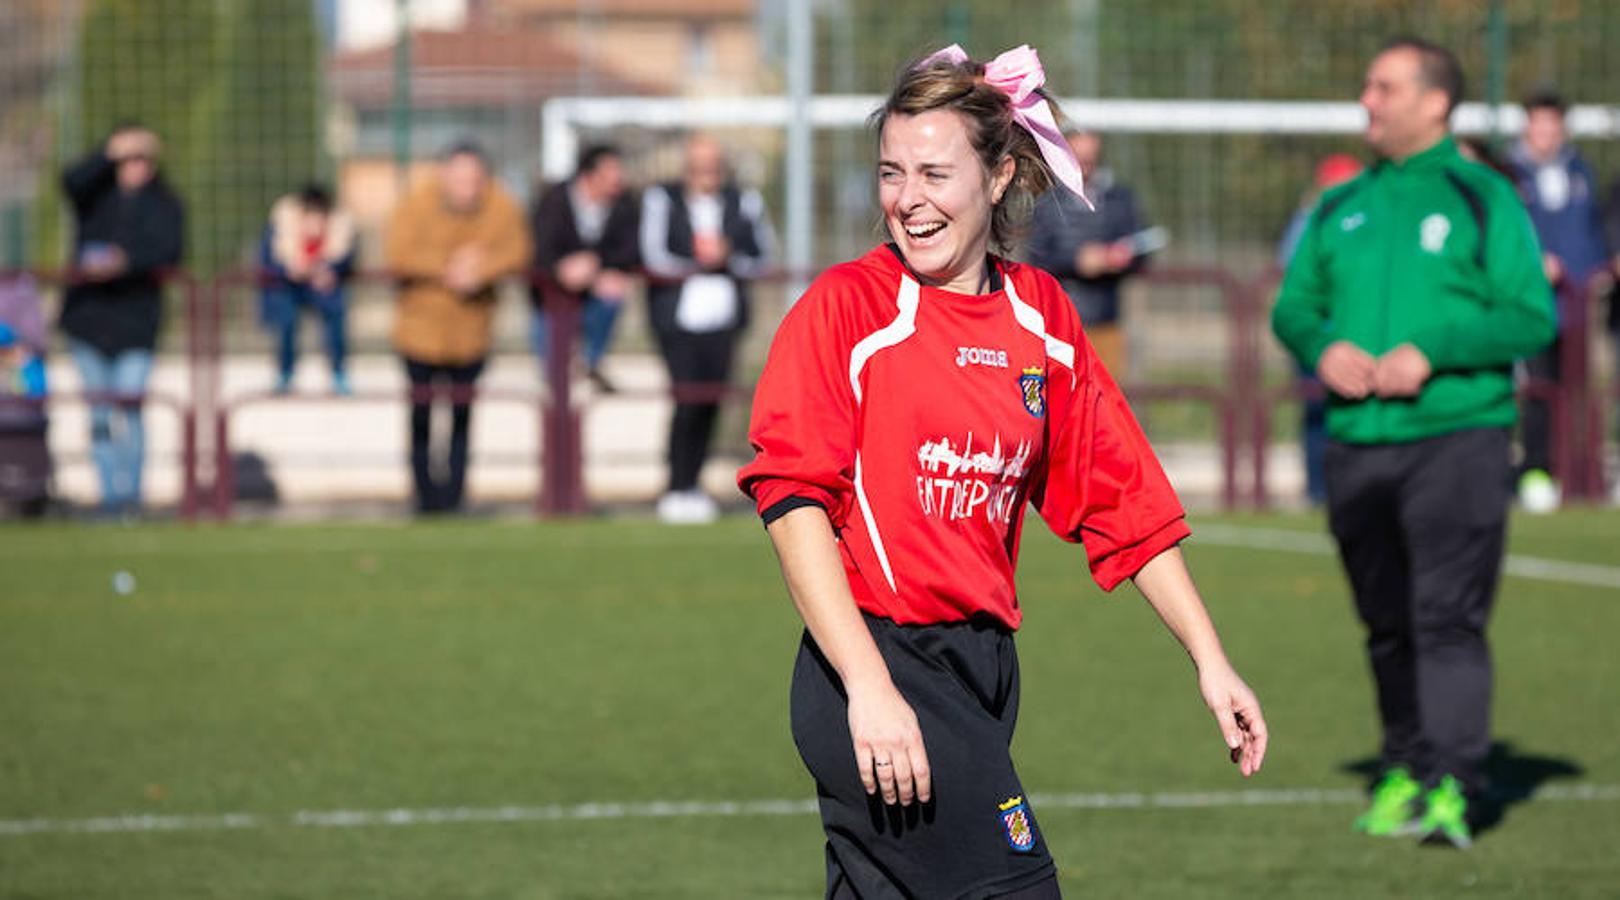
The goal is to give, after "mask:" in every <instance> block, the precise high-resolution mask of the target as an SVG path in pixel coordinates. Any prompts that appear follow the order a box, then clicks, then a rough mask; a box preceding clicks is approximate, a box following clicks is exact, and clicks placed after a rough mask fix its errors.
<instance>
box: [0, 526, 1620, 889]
mask: <svg viewBox="0 0 1620 900" xmlns="http://www.w3.org/2000/svg"><path fill="white" fill-rule="evenodd" d="M1199 521H1219V522H1220V523H1222V524H1226V525H1232V524H1236V525H1253V526H1263V527H1265V528H1291V529H1298V530H1302V531H1306V532H1311V533H1317V532H1319V531H1320V527H1321V526H1320V523H1319V522H1318V521H1316V520H1314V519H1311V518H1309V517H1269V518H1264V519H1259V518H1241V517H1240V518H1221V519H1208V518H1206V519H1202V520H1200V519H1196V518H1195V520H1194V523H1193V524H1194V533H1195V538H1194V540H1193V542H1191V543H1190V544H1189V545H1188V548H1187V551H1188V555H1189V558H1190V560H1191V562H1192V565H1193V568H1194V573H1195V575H1196V576H1197V578H1198V580H1199V583H1200V586H1201V587H1202V589H1203V591H1204V593H1205V594H1206V596H1207V599H1208V601H1209V603H1210V606H1211V608H1212V610H1213V611H1214V613H1215V616H1216V619H1217V621H1218V623H1219V624H1220V625H1221V627H1222V631H1223V634H1224V636H1225V639H1226V642H1227V646H1228V650H1229V652H1230V654H1231V655H1232V657H1233V658H1234V660H1235V661H1236V662H1237V663H1238V665H1239V667H1240V669H1241V670H1242V671H1243V672H1244V674H1245V675H1246V676H1247V677H1248V678H1249V679H1250V681H1251V683H1252V684H1253V685H1254V686H1255V688H1256V689H1257V690H1258V691H1259V692H1260V695H1261V698H1262V700H1263V701H1264V703H1265V706H1266V712H1267V716H1268V718H1269V720H1270V723H1271V728H1272V731H1273V735H1274V737H1273V745H1272V751H1271V755H1270V757H1269V758H1268V759H1267V762H1266V767H1265V770H1264V771H1263V772H1262V773H1261V774H1260V775H1259V776H1258V777H1257V778H1256V779H1253V780H1252V781H1249V782H1244V781H1243V780H1242V779H1240V778H1239V777H1238V775H1237V774H1236V772H1235V771H1234V770H1233V768H1232V766H1231V765H1230V764H1229V763H1227V762H1226V760H1225V754H1224V751H1223V747H1222V746H1221V745H1220V742H1219V737H1218V735H1217V733H1216V730H1215V728H1214V726H1213V724H1212V723H1211V721H1209V720H1208V717H1207V714H1206V713H1204V712H1203V711H1202V709H1201V707H1200V705H1199V701H1198V698H1197V693H1196V690H1195V686H1194V682H1193V678H1192V673H1191V670H1190V668H1189V666H1188V665H1187V663H1186V661H1185V658H1184V657H1183V656H1182V655H1181V654H1180V652H1179V651H1178V650H1177V649H1176V648H1175V646H1174V644H1173V642H1172V641H1171V640H1170V639H1169V637H1168V636H1167V635H1166V634H1165V633H1164V632H1163V630H1162V629H1161V628H1160V626H1159V625H1158V623H1157V621H1156V619H1155V618H1154V617H1153V615H1152V612H1151V611H1150V610H1149V609H1148V608H1147V607H1146V605H1145V604H1144V603H1143V602H1141V600H1140V599H1139V598H1138V597H1137V596H1136V595H1135V593H1134V591H1133V590H1132V589H1130V588H1128V587H1126V588H1122V589H1121V590H1119V591H1117V592H1116V593H1115V594H1114V595H1113V596H1111V597H1104V596H1103V595H1102V594H1101V593H1100V592H1099V591H1097V589H1096V588H1095V587H1094V586H1092V585H1091V584H1090V582H1089V580H1088V578H1087V577H1086V575H1085V571H1084V565H1083V559H1082V557H1081V555H1080V554H1079V553H1078V551H1077V550H1076V549H1075V548H1073V547H1069V546H1066V545H1062V544H1060V543H1059V542H1057V541H1055V540H1053V539H1051V538H1050V537H1048V536H1046V535H1045V534H1044V532H1040V531H1039V527H1040V526H1039V525H1038V523H1036V522H1034V521H1032V522H1031V527H1030V529H1029V531H1028V533H1027V535H1026V541H1025V548H1024V560H1023V564H1022V567H1021V574H1020V584H1021V590H1022V595H1023V598H1024V604H1025V607H1026V616H1027V617H1026V624H1025V628H1024V631H1023V632H1022V633H1021V635H1020V640H1019V647H1020V653H1021V658H1022V662H1023V676H1024V707H1023V715H1022V720H1021V722H1020V730H1019V736H1018V740H1017V743H1016V745H1015V758H1016V759H1017V760H1018V762H1019V765H1020V772H1021V775H1022V777H1023V780H1024V782H1025V785H1026V787H1027V788H1028V789H1029V790H1030V791H1031V792H1033V793H1034V794H1035V795H1036V797H1037V814H1038V815H1039V816H1040V821H1041V824H1042V827H1043V830H1044V836H1045V839H1046V840H1047V841H1048V842H1049V845H1050V847H1051V850H1052V852H1053V855H1054V856H1055V857H1056V858H1057V860H1058V863H1059V866H1060V868H1061V870H1062V884H1063V887H1064V889H1065V891H1066V893H1067V894H1069V895H1071V896H1083V897H1166V898H1169V897H1244V898H1253V897H1388V896H1410V897H1434V896H1467V897H1559V898H1563V897H1613V896H1616V892H1617V891H1620V888H1617V885H1620V855H1617V854H1616V853H1615V852H1614V847H1615V846H1616V845H1617V844H1620V798H1617V797H1616V795H1615V792H1614V791H1613V790H1612V786H1614V785H1620V719H1617V716H1616V711H1617V710H1620V654H1615V653H1614V652H1613V650H1612V648H1613V645H1614V640H1615V635H1617V634H1620V589H1612V588H1601V587H1590V586H1588V587H1581V586H1576V585H1568V584H1560V583H1554V582H1548V581H1535V580H1528V579H1523V578H1510V579H1508V580H1506V581H1505V582H1504V588H1503V591H1502V595H1501V598H1500V601H1499V605H1498V610H1497V614H1496V618H1495V620H1494V623H1493V638H1494V647H1495V651H1496V661H1497V671H1498V694H1497V707H1496V710H1497V715H1496V731H1497V734H1498V737H1499V741H1500V745H1499V752H1498V755H1497V759H1496V762H1495V773H1496V777H1497V778H1498V780H1499V782H1500V783H1501V784H1502V785H1504V787H1507V788H1511V789H1513V790H1520V789H1529V788H1534V787H1537V786H1548V785H1560V784H1562V785H1566V786H1568V785H1599V786H1611V789H1610V790H1609V792H1608V793H1603V794H1601V795H1600V797H1599V799H1591V800H1584V801H1583V800H1552V799H1548V800H1535V799H1532V800H1528V801H1520V802H1511V803H1508V804H1507V805H1506V806H1505V807H1504V808H1503V810H1502V814H1501V818H1500V821H1499V822H1498V823H1496V824H1495V826H1494V827H1492V828H1490V829H1489V830H1487V831H1485V832H1484V833H1483V834H1482V835H1481V836H1480V838H1479V841H1478V844H1477V846H1476V847H1475V849H1474V850H1473V851H1471V852H1469V853H1454V852H1444V851H1436V850H1432V849H1422V848H1419V847H1416V846H1413V845H1410V844H1409V843H1407V842H1404V841H1397V840H1374V839H1368V838H1361V837H1356V836H1353V835H1352V834H1351V833H1350V831H1349V821H1350V819H1351V818H1352V817H1353V816H1354V814H1355V811H1356V810H1355V807H1354V806H1352V805H1346V804H1345V803H1343V802H1328V803H1323V804H1310V803H1304V804H1298V805H1284V806H1241V805H1239V806H1232V805H1220V806H1214V807H1208V808H1202V807H1188V808H1158V807H1149V808H1114V809H1097V808H1066V807H1060V806H1056V805H1054V806H1053V807H1050V808H1045V809H1042V808H1041V807H1040V806H1039V797H1040V796H1041V795H1043V794H1074V793H1106V794H1121V793H1127V792H1203V791H1229V790H1242V789H1247V788H1261V789H1296V788H1321V789H1328V790H1336V791H1343V790H1344V789H1347V788H1349V789H1354V788H1359V787H1361V786H1362V785H1363V783H1364V778H1365V771H1366V769H1365V767H1366V765H1367V763H1368V757H1369V756H1370V754H1371V752H1372V751H1373V749H1374V746H1375V741H1376V733H1375V731H1376V729H1375V722H1374V718H1373V713H1372V698H1371V692H1370V688H1369V684H1368V679H1367V676H1366V672H1365V663H1364V661H1363V659H1362V656H1361V651H1360V633H1359V629H1358V626H1357V624H1356V622H1355V620H1354V617H1353V615H1352V612H1351V609H1350V605H1349V601H1348V599H1347V596H1346V591H1345V587H1344V583H1343V579H1342V577H1341V575H1340V573H1339V571H1338V568H1337V563H1336V561H1335V560H1334V559H1333V558H1332V557H1331V556H1326V555H1311V554H1301V553H1288V552H1278V551H1275V550H1256V549H1243V548H1236V547H1231V546H1213V545H1210V544H1200V543H1198V541H1197V538H1196V534H1197V528H1198V524H1199ZM1513 544H1514V550H1515V552H1517V553H1523V554H1530V555H1535V556H1539V557H1543V558H1551V559H1559V560H1567V561H1574V562H1584V563H1595V564H1606V565H1611V566H1613V565H1617V564H1620V552H1617V549H1616V548H1620V514H1615V513H1604V512H1581V511H1577V512H1570V513H1565V514H1561V515H1559V516H1555V517H1550V518H1542V519H1527V518H1520V519H1516V520H1515V523H1514V541H1513ZM0 565H3V566H4V569H5V571H6V572H7V575H6V576H5V578H4V582H3V583H4V585H5V587H4V589H3V590H0V820H3V821H0V897H5V898H18V900H20V898H30V900H45V898H51V900H57V898H60V900H90V898H123V897H138V898H177V900H179V898H205V897H207V898H215V897H218V898H242V900H256V898H266V900H268V898H306V897H307V898H353V897H389V898H396V897H397V898H448V897H457V898H459V897H476V898H512V900H519V898H522V900H530V898H563V897H648V898H652V897H683V898H684V897H739V898H752V897H798V898H811V897H816V896H819V895H820V891H821V883H820V880H821V877H822V864H821V857H820V837H819V826H818V822H817V820H816V818H815V817H814V815H810V814H803V813H799V814H789V815H744V816H731V817H719V816H668V817H662V818H598V819H588V820H582V819H562V820H558V821H542V822H534V821H529V822H504V823H488V822H485V823H439V824H416V825H408V826H397V827H396V826H386V825H369V826H365V827H356V828H331V827H307V826H295V825H292V824H289V823H288V822H287V820H286V818H285V817H286V816H289V815H291V814H293V813H295V812H297V811H300V810H320V811H329V810H361V811H371V810H385V809H396V808H402V809H416V810H419V809H442V808H451V807H455V808H477V809H486V808H495V807H505V806H521V807H537V806H549V805H559V806H564V807H571V806H574V805H577V804H583V803H596V802H601V803H611V802H625V803H639V802H643V801H654V800H667V801H702V802H720V801H733V800H735V801H753V800H769V799H786V800H808V799H810V798H811V797H812V786H811V784H810V782H809V780H808V778H807V776H806V775H805V774H804V772H803V770H802V769H801V767H800V765H799V762H798V759H797V756H796V754H795V751H794V748H793V744H792V740H791V738H790V737H789V734H788V728H787V682H788V675H789V670H790V666H791V662H792V657H793V652H794V648H795V645H796V642H797V640H798V626H797V624H796V620H795V618H794V616H793V613H792V610H791V608H790V606H789V604H788V603H787V601H786V599H785V596H784V593H783V590H782V588H781V585H780V579H779V577H778V574H777V571H776V565H775V561H774V558H773V557H772V556H771V554H770V551H769V549H768V546H767V543H766V540H765V537H764V535H763V533H762V532H761V530H760V528H759V526H758V524H757V522H754V521H750V520H747V519H735V520H727V521H725V522H722V523H721V524H719V525H717V526H714V527H708V528H693V529H669V528H664V527H661V526H658V525H656V524H654V523H651V522H647V521H642V520H635V519H614V520H607V521H601V520H598V521H584V522H571V523H545V524H531V523H517V522H489V521H482V522H444V523H431V524H406V525H400V524H391V525H345V526H271V525H257V526H236V527H231V528H212V527H199V528H184V527H177V526H156V525H155V526H142V527H133V528H123V527H95V528H84V527H71V526H47V527H39V528H21V527H13V528H6V529H4V530H0ZM120 571H127V572H129V573H130V574H131V575H133V576H134V579H135V589H134V591H133V592H131V593H128V594H123V593H119V592H118V591H116V590H115V589H114V587H113V577H114V575H115V574H116V573H117V572H120ZM1504 793H1507V792H1504ZM1604 798H1607V799H1604ZM220 813H250V814H255V815H259V816H263V817H266V819H265V820H261V824H262V822H263V821H268V822H269V824H265V825H262V827H258V826H256V827H246V828H237V829H220V828H216V827H207V828H196V829H183V830H165V831H137V832H111V833H64V832H59V831H50V830H47V831H42V832H36V833H29V834H16V833H11V834H8V833H5V831H4V823H5V822H11V823H15V822H19V821H23V820H37V819H49V820H53V821H58V822H70V821H74V820H80V819H85V818H90V817H102V816H111V815H157V816H191V815H203V816H207V815H213V814H220Z"/></svg>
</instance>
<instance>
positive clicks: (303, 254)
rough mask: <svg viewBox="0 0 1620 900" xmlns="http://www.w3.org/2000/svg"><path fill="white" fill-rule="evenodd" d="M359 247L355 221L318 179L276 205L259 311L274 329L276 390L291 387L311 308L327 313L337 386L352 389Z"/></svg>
mask: <svg viewBox="0 0 1620 900" xmlns="http://www.w3.org/2000/svg"><path fill="white" fill-rule="evenodd" d="M355 253H356V244H355V229H354V224H353V222H351V221H350V219H349V217H348V216H347V215H345V214H344V213H343V212H342V211H341V210H339V209H337V208H336V207H335V205H334V204H333V202H332V194H331V193H330V192H329V191H328V190H327V189H326V188H325V187H323V186H321V185H318V184H312V185H309V186H307V187H305V188H304V189H303V190H301V191H299V192H298V193H296V194H291V195H288V196H286V197H282V198H281V199H280V200H277V201H276V203H275V205H274V206H272V207H271V208H270V222H269V224H268V225H267V226H265V230H264V240H263V241H262V242H261V244H260V249H259V261H260V264H261V265H263V266H264V271H265V275H266V280H265V284H264V295H263V298H262V302H261V309H260V312H261V317H262V318H263V320H264V323H265V324H266V325H267V326H269V327H270V328H271V329H273V330H274V331H275V334H276V339H277V344H276V365H277V369H276V371H277V376H276V393H278V394H285V393H288V392H289V391H291V390H292V383H293V373H294V370H295V369H296V367H297V365H298V325H299V321H300V320H301V319H302V317H303V312H304V310H306V309H311V310H314V311H315V312H316V313H318V314H319V315H320V317H321V324H322V325H323V326H324V328H325V331H326V354H327V358H328V359H329V360H330V361H331V364H332V392H333V393H335V394H338V395H340V396H348V395H349V394H350V393H352V392H353V391H352V388H351V387H350V385H349V375H348V371H347V368H346V363H347V359H348V333H347V329H348V323H347V318H348V296H347V295H348V288H347V283H348V279H349V275H350V274H352V273H353V271H354V259H355Z"/></svg>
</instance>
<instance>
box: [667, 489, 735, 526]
mask: <svg viewBox="0 0 1620 900" xmlns="http://www.w3.org/2000/svg"><path fill="white" fill-rule="evenodd" d="M718 518H720V507H719V505H718V504H716V503H715V502H714V498H713V497H710V496H709V495H708V494H705V493H703V491H702V490H700V489H697V488H693V489H692V490H686V491H670V492H669V493H667V494H665V495H664V496H662V497H660V498H658V519H659V521H661V522H664V523H665V524H667V525H706V524H708V523H710V522H713V521H714V520H716V519H718Z"/></svg>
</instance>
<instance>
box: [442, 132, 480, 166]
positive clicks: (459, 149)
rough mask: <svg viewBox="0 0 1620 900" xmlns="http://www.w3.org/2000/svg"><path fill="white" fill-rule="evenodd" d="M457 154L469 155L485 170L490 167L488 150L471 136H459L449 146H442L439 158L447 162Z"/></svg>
mask: <svg viewBox="0 0 1620 900" xmlns="http://www.w3.org/2000/svg"><path fill="white" fill-rule="evenodd" d="M458 156H471V157H473V158H475V159H477V160H478V162H479V164H480V165H482V166H483V167H484V171H486V172H487V171H489V169H490V164H489V151H487V150H485V149H484V145H483V144H480V143H478V142H477V141H475V140H473V139H472V138H461V139H460V140H457V141H456V142H455V143H452V144H451V145H450V146H448V147H446V148H444V153H443V154H441V155H440V157H439V158H440V159H442V160H444V161H445V162H449V161H450V160H452V159H455V158H456V157H458Z"/></svg>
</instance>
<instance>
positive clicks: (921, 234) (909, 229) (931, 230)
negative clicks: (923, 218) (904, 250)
mask: <svg viewBox="0 0 1620 900" xmlns="http://www.w3.org/2000/svg"><path fill="white" fill-rule="evenodd" d="M944 227H945V223H944V222H924V223H922V224H920V225H907V226H906V234H909V235H911V236H912V237H914V238H925V237H928V236H929V235H932V234H935V233H937V232H938V231H939V230H940V229H941V228H944Z"/></svg>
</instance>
